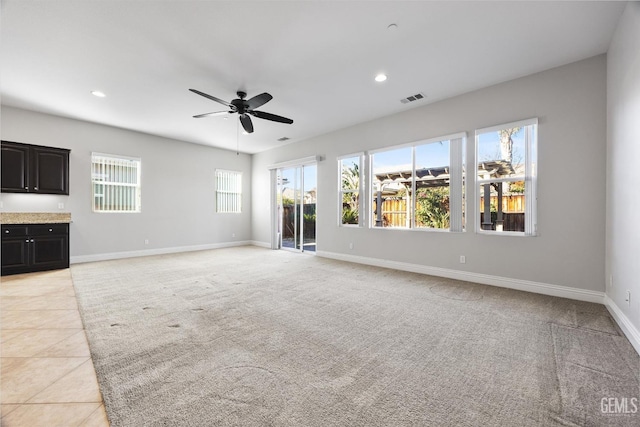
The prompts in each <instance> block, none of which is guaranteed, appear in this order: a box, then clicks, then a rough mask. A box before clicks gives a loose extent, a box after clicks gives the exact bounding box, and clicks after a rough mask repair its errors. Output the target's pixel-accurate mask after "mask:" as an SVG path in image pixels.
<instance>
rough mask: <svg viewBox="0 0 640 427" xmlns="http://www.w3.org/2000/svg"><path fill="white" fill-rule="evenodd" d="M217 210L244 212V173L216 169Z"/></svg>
mask: <svg viewBox="0 0 640 427" xmlns="http://www.w3.org/2000/svg"><path fill="white" fill-rule="evenodd" d="M216 212H218V213H240V212H242V173H241V172H235V171H227V170H222V169H216Z"/></svg>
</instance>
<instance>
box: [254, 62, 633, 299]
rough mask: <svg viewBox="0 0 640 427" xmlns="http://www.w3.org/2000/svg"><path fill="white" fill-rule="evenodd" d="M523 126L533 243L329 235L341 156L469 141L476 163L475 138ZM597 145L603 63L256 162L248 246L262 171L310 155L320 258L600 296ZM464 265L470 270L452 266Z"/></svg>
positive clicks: (566, 69)
mask: <svg viewBox="0 0 640 427" xmlns="http://www.w3.org/2000/svg"><path fill="white" fill-rule="evenodd" d="M505 66H508V63H507V64H505ZM469 72H473V67H470V68H469ZM427 96H428V93H427ZM531 117H538V118H539V156H538V160H539V183H538V193H539V200H538V230H539V235H538V236H537V237H506V236H495V235H480V234H476V233H475V232H474V231H475V230H474V221H473V220H469V221H468V223H469V224H468V226H467V231H466V232H465V233H443V232H424V231H411V230H389V229H369V228H346V227H339V226H338V225H337V224H338V218H337V216H338V207H337V203H338V202H337V188H338V172H337V161H336V157H337V156H341V155H345V154H349V153H354V152H358V151H365V150H371V149H376V148H381V147H385V146H391V145H396V144H401V143H406V142H411V141H418V140H421V139H426V138H432V137H438V136H442V135H447V134H452V133H456V132H461V131H466V132H468V135H469V140H468V144H467V159H473V157H472V156H473V151H474V148H473V132H474V129H478V128H483V127H486V126H491V125H495V124H501V123H507V122H510V121H515V120H520V119H527V118H531ZM605 139H606V58H605V56H604V55H601V56H597V57H594V58H590V59H587V60H584V61H581V62H577V63H573V64H569V65H566V66H563V67H560V68H556V69H552V70H548V71H545V72H542V73H538V74H534V75H531V76H528V77H524V78H520V79H517V80H513V81H510V82H506V83H502V84H498V85H496V86H492V87H489V88H486V89H482V90H479V91H476V92H472V93H468V94H465V95H461V96H458V97H455V98H451V99H448V100H445V101H442V102H437V103H434V104H429V105H426V106H424V107H420V108H415V109H411V110H408V111H406V112H403V113H400V114H396V115H393V116H389V117H384V118H380V119H378V120H374V121H371V122H368V123H363V124H360V125H357V126H353V127H350V128H347V129H343V130H340V131H337V132H334V133H331V134H328V135H323V136H320V137H316V138H313V139H310V140H307V141H304V142H300V143H296V144H292V145H288V146H285V147H280V148H277V149H274V150H271V151H267V152H263V153H260V154H256V155H254V158H253V187H252V197H253V206H254V210H253V215H252V230H253V239H254V240H256V241H259V242H264V243H268V242H269V241H270V226H269V210H268V206H269V202H270V200H269V183H268V177H269V175H268V171H267V165H269V164H273V163H277V162H282V161H287V160H291V159H295V158H301V157H305V156H310V155H316V154H317V155H322V156H324V157H326V160H325V161H322V162H320V163H319V164H318V181H319V182H318V205H317V214H318V224H317V235H318V237H317V241H318V251H319V252H320V253H325V254H333V255H335V254H338V255H343V256H344V257H349V256H358V257H365V258H366V259H381V260H387V261H393V262H398V263H408V264H411V265H415V266H428V267H435V268H438V269H447V271H451V270H458V271H464V272H470V273H473V274H475V275H476V276H477V277H479V276H480V275H491V276H498V277H503V278H511V279H514V280H520V281H531V282H535V283H537V284H550V285H558V286H564V287H569V288H576V289H580V290H587V291H593V292H594V293H602V292H604V282H605V272H604V271H605V269H604V259H605V226H604V224H605V175H604V170H605V155H606V144H605ZM474 187H475V186H468V191H470V193H468V198H467V200H468V202H467V212H468V215H469V218H475V215H478V214H479V213H478V212H477V210H476V207H475V203H473V202H470V201H473V200H474V197H475V194H474V191H475V188H474ZM351 242H353V244H354V249H353V250H349V243H351ZM460 255H465V256H466V261H467V263H466V264H460V263H459V256H460ZM600 295H602V294H600ZM639 296H640V295H639Z"/></svg>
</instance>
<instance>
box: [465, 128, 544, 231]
mask: <svg viewBox="0 0 640 427" xmlns="http://www.w3.org/2000/svg"><path fill="white" fill-rule="evenodd" d="M515 127H522V128H524V156H525V159H524V169H525V171H524V176H521V175H520V176H517V177H504V178H491V179H486V178H480V176H479V174H478V170H477V167H478V163H479V160H478V157H479V155H478V151H479V136H480V135H481V134H485V133H489V132H497V131H499V130H502V129H509V128H515ZM474 152H475V154H474V156H475V164H474V168H475V169H476V170H475V179H474V183H475V185H474V191H475V192H476V194H475V198H474V201H475V206H476V209H478V211H477V212H476V215H475V232H476V233H477V234H485V235H491V236H525V237H534V236H537V235H538V221H537V210H538V209H537V200H538V196H537V183H538V176H537V175H538V171H537V169H538V160H537V153H538V118H537V117H534V118H530V119H524V120H518V121H515V122H510V123H503V124H499V125H494V126H489V127H485V128H482V129H476V130H475V147H474ZM521 181H523V182H524V196H525V199H524V200H525V202H524V204H525V211H524V214H525V219H524V225H525V229H524V231H501V230H484V229H483V228H482V224H481V222H480V214H481V213H482V209H481V208H480V199H481V198H482V191H480V186H481V185H485V184H491V183H502V182H521Z"/></svg>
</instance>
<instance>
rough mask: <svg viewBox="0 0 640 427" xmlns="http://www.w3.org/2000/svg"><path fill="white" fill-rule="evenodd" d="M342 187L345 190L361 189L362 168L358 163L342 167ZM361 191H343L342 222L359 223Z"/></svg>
mask: <svg viewBox="0 0 640 427" xmlns="http://www.w3.org/2000/svg"><path fill="white" fill-rule="evenodd" d="M342 189H343V190H359V189H360V169H359V167H358V165H357V164H353V165H351V166H350V167H343V168H342ZM359 196H360V192H359V191H351V192H343V193H342V223H343V224H357V223H358V199H359Z"/></svg>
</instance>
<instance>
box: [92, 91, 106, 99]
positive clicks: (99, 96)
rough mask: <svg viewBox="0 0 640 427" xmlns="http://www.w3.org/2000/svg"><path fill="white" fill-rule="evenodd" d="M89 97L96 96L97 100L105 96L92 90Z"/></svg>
mask: <svg viewBox="0 0 640 427" xmlns="http://www.w3.org/2000/svg"><path fill="white" fill-rule="evenodd" d="M91 95H93V96H97V97H98V98H104V97H105V96H107V95H105V94H104V92H100V91H99V90H92V91H91Z"/></svg>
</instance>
